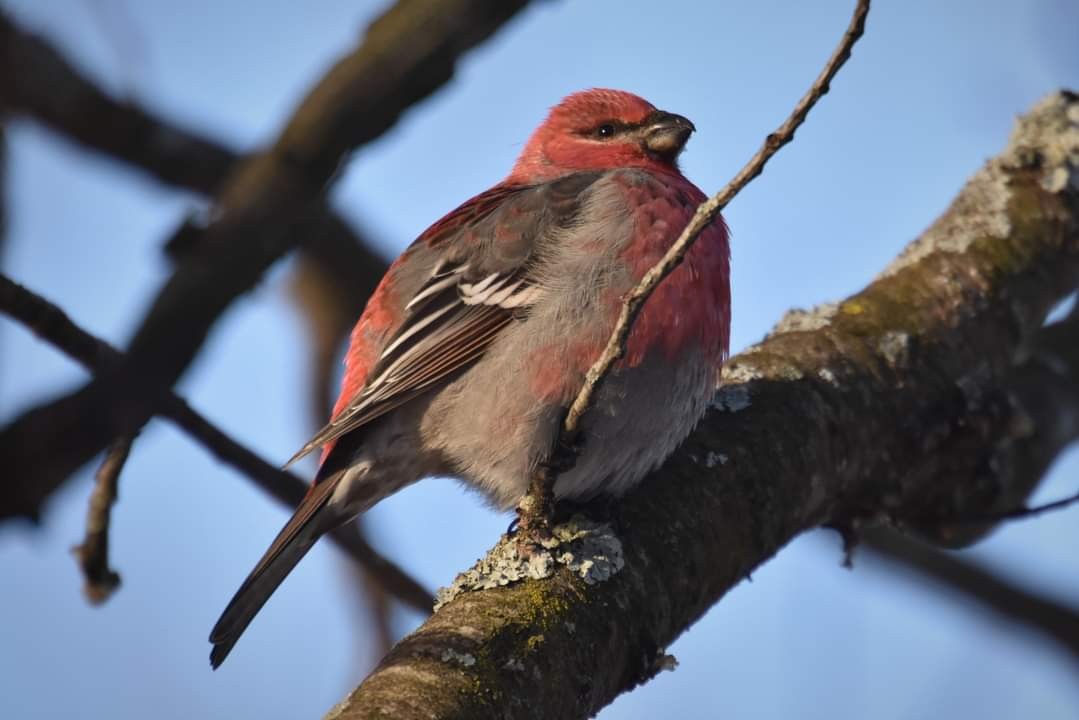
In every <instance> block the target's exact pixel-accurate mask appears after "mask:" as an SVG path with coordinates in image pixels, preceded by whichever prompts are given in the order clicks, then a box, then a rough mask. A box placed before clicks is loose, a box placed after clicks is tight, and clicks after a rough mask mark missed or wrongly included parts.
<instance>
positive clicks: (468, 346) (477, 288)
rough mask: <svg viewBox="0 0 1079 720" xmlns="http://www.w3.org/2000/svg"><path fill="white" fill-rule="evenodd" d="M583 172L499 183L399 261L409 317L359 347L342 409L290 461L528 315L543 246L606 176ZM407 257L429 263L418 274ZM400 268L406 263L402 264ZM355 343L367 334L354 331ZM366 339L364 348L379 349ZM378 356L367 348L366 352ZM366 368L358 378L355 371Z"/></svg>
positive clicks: (404, 312)
mask: <svg viewBox="0 0 1079 720" xmlns="http://www.w3.org/2000/svg"><path fill="white" fill-rule="evenodd" d="M598 177H599V176H598V174H596V173H578V174H574V175H570V176H567V177H565V178H562V179H559V180H555V181H552V182H549V183H544V184H541V185H534V186H496V187H495V188H492V189H491V190H489V191H487V192H486V193H483V194H481V195H477V196H476V197H474V198H472V199H471V200H469V201H468V202H466V203H465V204H464V205H462V206H461V207H459V208H457V209H456V210H454V211H453V212H452V213H450V214H449V215H447V216H446V217H445V218H443V219H442V220H440V221H439V222H437V223H436V224H435V225H432V226H431V227H430V228H429V229H428V230H427V231H425V232H424V233H423V234H422V235H421V236H420V237H419V238H418V239H417V240H416V242H415V243H413V245H412V246H411V247H410V248H409V250H407V251H406V253H405V254H404V255H403V256H402V259H401V260H399V261H398V262H397V263H395V266H397V268H391V269H390V272H389V273H388V277H393V278H394V281H399V282H400V284H401V286H402V287H404V286H408V288H407V289H408V291H407V292H406V293H404V297H403V298H396V299H394V300H392V302H394V303H397V304H396V305H395V306H394V307H392V308H391V312H389V313H388V314H389V315H391V316H395V317H398V318H400V320H399V321H398V322H396V323H395V324H394V326H393V327H392V329H391V330H390V331H389V332H387V333H385V334H384V338H385V339H384V341H383V342H381V343H380V345H381V347H380V348H379V349H378V351H377V353H376V354H374V355H373V356H371V357H370V360H366V361H365V362H364V363H363V364H365V365H366V367H358V365H360V364H361V363H360V362H356V363H355V365H356V366H357V367H354V366H353V365H354V363H353V361H352V360H351V358H352V357H354V353H353V349H350V351H349V357H350V360H349V366H348V367H347V368H346V382H345V388H346V389H345V390H344V391H343V396H342V399H341V400H340V401H339V402H338V406H337V408H336V410H335V413H334V416H333V418H332V419H331V421H330V422H329V424H327V425H326V426H325V427H324V428H322V429H321V430H319V431H318V432H317V433H316V434H315V436H314V437H313V438H311V440H310V441H309V442H308V443H307V444H306V445H304V446H303V448H301V449H300V451H299V452H297V453H296V454H295V455H294V456H293V457H292V458H291V459H290V460H289V464H291V463H293V462H295V461H296V460H299V459H300V458H302V457H304V456H305V455H307V454H309V453H311V452H313V451H315V450H316V449H318V448H320V447H323V446H325V445H327V444H329V443H333V442H334V441H336V440H337V439H339V438H340V437H342V436H343V435H345V434H346V433H349V432H351V431H353V430H355V429H356V428H358V427H360V426H362V425H364V424H365V423H368V422H370V421H371V420H373V419H375V418H377V417H379V416H381V415H383V414H385V413H387V412H389V411H390V410H393V409H394V408H397V407H399V406H400V405H402V404H404V403H406V402H408V401H409V400H411V399H413V398H415V397H416V396H418V395H420V394H422V393H423V392H424V391H426V390H428V389H429V388H430V387H431V386H432V385H434V384H435V383H437V382H438V381H439V380H442V379H443V378H445V377H446V376H447V375H449V374H451V373H453V372H454V371H456V370H459V369H461V368H463V367H465V366H467V365H469V364H470V363H472V362H473V361H475V360H476V359H477V358H479V357H480V356H481V355H482V354H483V353H484V351H485V350H486V349H487V348H488V347H489V346H490V345H491V343H492V342H493V341H494V340H495V338H496V337H498V335H499V333H500V332H501V331H502V330H503V329H504V328H505V327H506V326H507V325H508V324H510V323H511V322H515V319H519V318H521V317H523V315H524V314H525V313H526V312H527V309H528V307H529V306H530V305H532V304H533V303H535V302H536V301H537V300H538V299H539V298H540V297H542V294H543V292H544V291H543V288H542V287H540V286H538V285H537V284H535V283H534V282H533V279H532V273H531V271H532V268H533V265H534V262H535V256H536V250H537V249H538V248H539V247H541V246H542V244H543V243H544V242H545V241H549V240H550V238H551V237H552V235H553V233H554V231H556V230H557V229H559V228H565V227H567V226H569V225H571V224H572V223H574V222H575V218H576V216H577V213H578V212H579V210H580V204H581V196H582V193H583V192H584V191H585V189H587V188H588V187H589V186H590V185H592V183H594V182H595V181H596V179H597V178H598ZM404 265H408V266H411V267H422V276H421V277H420V278H418V282H417V281H416V280H412V281H411V282H410V281H409V279H408V277H407V273H406V268H405V267H404ZM395 270H396V272H395ZM385 285H386V281H384V282H383V285H382V286H380V287H379V289H378V290H376V291H375V295H374V296H373V297H372V299H371V301H370V302H369V303H368V306H367V309H366V310H365V311H364V316H363V317H361V318H360V322H359V324H358V326H357V327H358V328H362V327H364V323H365V319H367V318H368V316H371V315H373V314H375V313H379V312H383V313H385V312H386V303H387V302H390V301H389V300H388V297H387V296H389V295H391V294H392V295H395V296H397V295H400V294H401V293H398V292H396V290H397V288H395V289H394V290H390V289H388V288H387V287H385ZM352 342H353V345H354V346H355V345H356V344H357V343H362V342H364V335H363V333H361V332H357V333H355V334H354V335H353V340H352ZM369 349H370V348H365V349H364V350H369ZM363 356H364V357H368V355H367V354H364V355H363ZM353 372H358V373H362V375H363V383H362V385H361V386H360V387H359V388H358V389H356V388H350V387H349V383H348V379H349V377H348V376H349V373H353Z"/></svg>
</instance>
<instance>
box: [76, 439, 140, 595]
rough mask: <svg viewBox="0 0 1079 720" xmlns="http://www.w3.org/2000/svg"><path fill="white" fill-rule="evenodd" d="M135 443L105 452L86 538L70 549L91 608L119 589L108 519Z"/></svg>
mask: <svg viewBox="0 0 1079 720" xmlns="http://www.w3.org/2000/svg"><path fill="white" fill-rule="evenodd" d="M134 441H135V438H133V437H130V436H129V437H123V438H120V439H118V440H117V441H116V442H114V443H113V444H112V446H111V447H110V448H109V449H108V452H106V453H105V459H104V460H103V461H102V463H101V467H100V468H98V470H97V476H96V477H95V479H94V489H93V491H92V492H91V493H90V507H89V509H88V510H87V511H86V537H85V538H84V539H83V541H82V544H81V545H76V546H75V547H73V548H72V549H71V551H72V553H74V555H75V557H76V558H78V560H79V567H80V568H82V574H83V577H84V578H85V580H86V583H85V584H84V585H83V593H84V594H85V595H86V599H87V600H89V601H90V603H91V604H93V605H100V604H101V603H103V602H105V601H106V600H108V599H109V596H111V595H112V593H113V591H114V590H116V588H118V587H120V575H119V573H117V572H116V571H115V570H113V569H112V568H111V567H109V519H110V516H111V515H112V506H113V504H114V503H115V502H116V496H117V491H118V489H119V486H120V472H121V471H122V470H123V469H124V463H126V462H127V456H128V454H129V453H130V452H131V444H132V443H133V442H134Z"/></svg>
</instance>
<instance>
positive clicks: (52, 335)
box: [0, 275, 431, 613]
mask: <svg viewBox="0 0 1079 720" xmlns="http://www.w3.org/2000/svg"><path fill="white" fill-rule="evenodd" d="M0 312H3V313H5V314H7V315H10V316H11V317H12V318H14V319H15V320H17V321H19V322H21V323H22V324H23V325H25V326H27V327H28V328H30V329H31V330H33V331H34V332H35V333H36V334H37V335H38V336H40V337H42V338H43V339H45V340H47V341H48V342H50V343H52V344H53V345H55V346H56V347H57V348H59V349H60V350H61V351H63V352H64V353H66V354H67V355H69V356H70V357H72V358H73V359H75V360H77V361H78V362H79V363H80V364H82V365H83V366H84V367H86V368H87V369H88V370H90V371H91V372H93V373H99V372H103V371H104V370H105V369H106V368H107V367H110V366H115V365H117V364H119V363H120V360H121V357H122V356H121V355H120V353H119V351H117V350H115V349H114V348H112V347H110V346H109V345H108V344H107V343H105V342H104V341H102V340H99V339H97V338H95V337H94V336H92V335H90V334H89V333H87V332H86V331H84V330H83V329H82V328H80V327H78V326H77V325H75V323H73V322H72V321H71V320H70V319H69V318H68V317H67V315H66V314H64V312H63V311H62V310H61V309H60V308H58V307H56V306H55V305H52V304H51V303H49V302H48V301H46V300H44V299H43V298H40V297H38V296H37V295H34V294H33V293H31V292H30V291H29V290H27V289H26V288H24V287H22V286H21V285H18V284H17V283H14V282H12V281H11V280H9V279H8V278H7V277H5V276H3V275H0ZM158 411H159V412H160V413H161V415H162V416H163V417H166V418H168V419H169V420H171V421H172V422H174V423H176V425H177V426H178V427H180V428H181V429H182V430H184V431H185V432H187V433H188V434H189V435H191V436H192V437H193V438H195V439H196V440H198V441H199V442H200V443H201V444H202V445H203V446H204V447H205V448H206V449H207V450H209V451H210V452H211V453H213V454H214V456H216V457H217V458H218V459H219V460H221V461H222V462H225V463H227V464H229V465H232V466H233V467H235V468H236V469H237V470H239V471H240V472H241V473H243V474H244V475H246V476H248V477H249V478H251V479H252V480H253V481H254V482H255V484H257V485H258V486H259V487H261V488H262V489H263V490H265V491H266V492H267V493H269V494H270V495H271V496H272V497H274V498H276V499H277V500H280V501H281V502H282V503H284V504H285V505H287V506H288V507H290V508H294V507H296V506H297V505H298V504H299V503H300V500H302V499H303V496H304V494H305V493H306V492H307V485H306V484H304V483H303V482H302V481H301V480H300V479H299V478H297V477H296V476H295V475H293V474H292V473H289V472H286V471H284V470H281V469H279V468H276V467H274V466H273V465H270V464H269V463H268V462H266V461H265V460H263V459H262V458H260V457H259V456H258V455H256V454H255V453H253V452H251V451H250V450H248V449H247V448H245V447H244V446H242V445H240V444H239V443H237V442H236V441H235V440H233V439H232V438H230V437H229V436H227V435H225V434H224V433H223V432H221V431H220V430H218V429H217V428H216V427H214V426H213V425H212V424H211V423H210V422H209V421H208V420H206V419H205V418H204V417H202V416H201V415H199V414H198V413H197V412H196V411H195V410H193V409H192V408H191V406H190V405H188V404H187V401H185V400H184V399H183V398H181V397H179V396H178V395H176V394H174V393H169V394H167V395H166V396H165V398H164V399H163V400H162V402H161V406H160V407H159V408H158ZM107 465H108V463H107ZM120 465H122V461H121V462H120V464H119V465H117V466H115V467H116V470H117V471H119V466H120ZM104 467H105V466H103V469H104ZM23 487H25V486H23V485H20V484H19V483H3V484H0V518H6V517H15V516H26V515H28V512H29V511H28V507H30V506H31V505H32V500H33V498H31V499H30V500H27V499H26V498H22V497H20V496H19V494H18V493H19V491H20V489H21V488H23ZM31 517H33V515H31ZM88 535H89V532H88ZM332 537H333V539H334V541H335V542H336V543H337V544H338V545H340V546H341V547H342V548H343V549H344V550H345V551H346V552H348V553H349V555H351V556H352V557H353V558H354V559H355V560H356V561H357V562H359V563H360V565H362V566H363V567H364V569H365V570H366V571H367V572H369V573H370V574H371V575H373V576H375V577H378V578H379V580H380V581H381V582H382V584H383V585H384V586H385V588H386V590H387V591H388V592H390V593H392V594H393V595H394V596H395V597H397V598H398V599H399V600H401V601H402V602H404V603H405V604H407V605H409V606H411V607H413V608H415V609H417V610H419V611H420V612H424V613H426V612H428V611H430V608H431V595H430V593H428V592H427V591H426V590H425V589H424V588H423V587H422V586H421V585H420V584H419V583H417V582H416V581H415V580H413V579H412V578H411V577H409V576H408V575H407V574H406V573H405V572H404V571H403V570H401V569H400V568H398V567H397V566H396V565H394V564H393V563H392V562H390V561H389V560H387V559H385V558H383V557H382V556H380V555H379V554H378V553H377V552H376V551H375V550H374V548H372V547H371V546H370V545H368V544H367V542H366V540H364V539H363V537H362V536H361V535H360V534H359V533H358V531H357V530H356V528H355V527H353V526H352V525H347V526H345V527H342V528H340V529H339V530H337V531H335V532H334V534H333V535H332Z"/></svg>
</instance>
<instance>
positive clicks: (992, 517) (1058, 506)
mask: <svg viewBox="0 0 1079 720" xmlns="http://www.w3.org/2000/svg"><path fill="white" fill-rule="evenodd" d="M1075 503H1079V492H1077V493H1075V494H1074V495H1069V496H1068V497H1065V498H1061V499H1059V500H1053V501H1052V502H1047V503H1045V504H1044V505H1035V506H1034V507H1019V508H1015V509H1014V510H1006V511H1004V512H999V513H987V514H985V515H974V516H970V517H965V518H962V519H961V520H959V521H957V522H961V523H964V524H971V525H984V524H986V523H998V522H1001V521H1002V520H1023V519H1026V518H1032V517H1037V516H1038V515H1043V514H1045V513H1048V512H1054V511H1056V510H1063V509H1065V508H1067V507H1069V506H1071V505H1074V504H1075Z"/></svg>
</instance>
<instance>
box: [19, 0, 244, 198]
mask: <svg viewBox="0 0 1079 720" xmlns="http://www.w3.org/2000/svg"><path fill="white" fill-rule="evenodd" d="M0 105H2V106H3V109H4V110H5V111H6V112H20V113H25V114H27V115H30V116H32V117H34V118H36V119H37V120H38V121H40V122H42V123H43V124H45V125H46V126H47V127H49V128H51V129H53V130H55V131H56V132H58V133H60V134H62V135H66V136H67V137H69V138H71V139H72V140H75V141H76V142H78V143H81V144H82V145H84V146H87V147H90V148H93V149H95V150H98V151H100V152H103V153H105V154H107V155H111V156H113V157H116V158H118V159H120V160H124V161H126V162H128V163H130V164H132V165H134V166H136V167H139V168H142V169H143V170H145V171H146V172H147V173H149V174H150V175H152V176H154V177H155V178H157V179H158V180H161V181H163V182H165V183H168V184H170V185H178V186H180V187H184V188H190V189H192V190H197V191H198V192H201V193H213V192H214V191H215V190H216V189H217V187H218V185H219V184H220V183H221V180H222V179H223V178H224V177H225V176H226V174H227V173H228V171H229V169H230V168H232V166H233V165H234V164H235V162H236V160H237V157H236V155H235V154H234V153H232V152H231V151H229V150H228V149H226V148H224V147H221V146H220V145H218V144H217V143H214V142H213V141H210V140H207V139H206V138H202V137H199V136H198V135H197V134H195V133H193V132H190V131H188V130H185V129H183V128H180V127H176V126H174V125H171V124H169V123H166V122H164V121H163V120H161V119H160V118H157V117H155V116H153V115H152V114H151V113H149V112H147V111H146V110H144V109H142V108H140V107H138V106H137V105H134V104H131V103H122V102H117V101H116V100H113V99H112V98H111V97H109V96H108V95H107V94H106V93H104V92H103V91H101V90H100V89H99V88H97V87H96V86H95V85H94V84H93V83H91V82H90V81H89V80H88V79H87V78H85V77H84V76H83V75H82V74H80V73H79V72H78V71H77V70H75V68H74V67H73V66H72V65H71V63H69V62H68V61H67V60H66V59H65V58H64V57H63V56H62V55H61V54H60V53H59V52H57V51H56V50H55V49H54V48H53V47H52V46H50V45H49V44H48V43H47V42H45V41H44V40H42V39H41V38H39V37H36V36H35V35H32V34H29V33H25V32H23V31H21V30H20V29H19V28H18V27H16V26H15V24H14V23H13V22H12V21H11V19H10V18H9V17H8V16H7V14H6V13H4V12H2V11H0Z"/></svg>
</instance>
